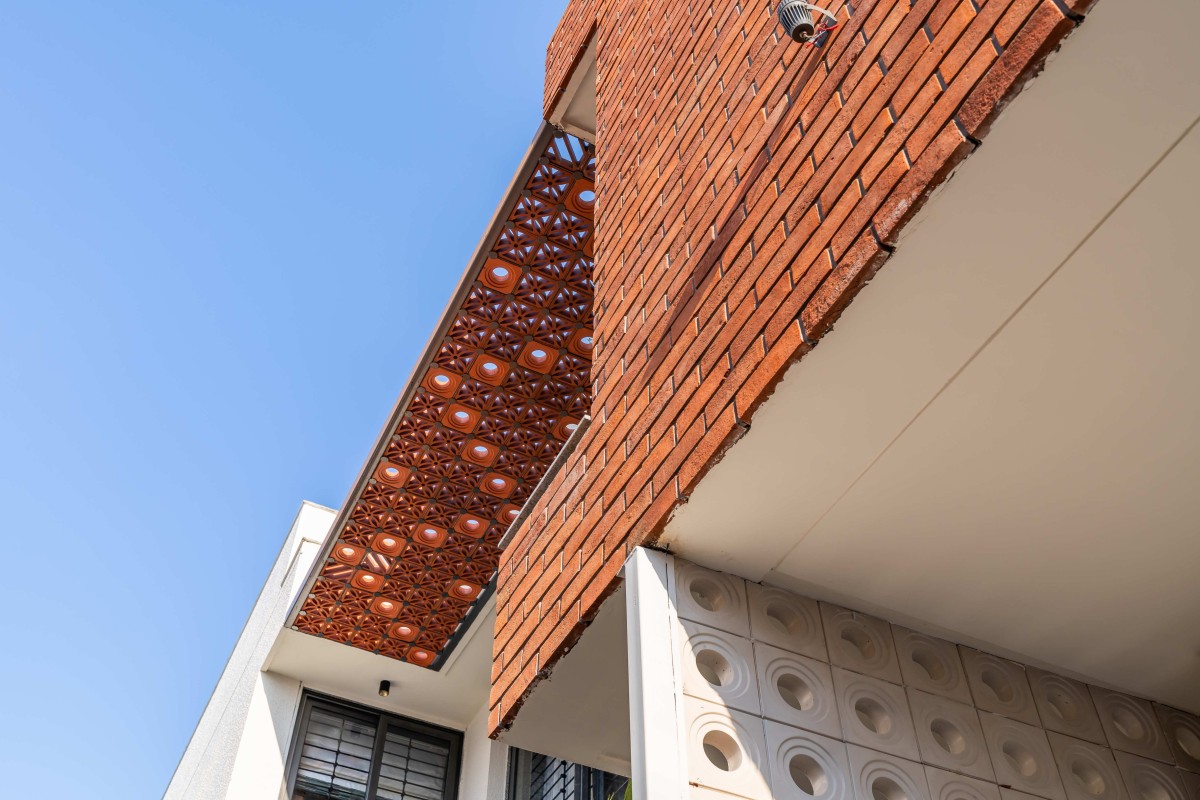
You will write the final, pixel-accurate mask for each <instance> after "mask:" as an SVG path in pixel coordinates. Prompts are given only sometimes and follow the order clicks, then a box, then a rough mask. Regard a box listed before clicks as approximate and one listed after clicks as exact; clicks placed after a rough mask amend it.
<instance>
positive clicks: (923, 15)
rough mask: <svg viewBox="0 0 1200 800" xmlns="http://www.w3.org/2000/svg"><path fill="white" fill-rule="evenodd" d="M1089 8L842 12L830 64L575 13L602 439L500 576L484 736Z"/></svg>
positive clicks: (565, 645)
mask: <svg viewBox="0 0 1200 800" xmlns="http://www.w3.org/2000/svg"><path fill="white" fill-rule="evenodd" d="M1089 5H1090V3H1089V2H1078V1H1076V2H1071V0H1060V1H1059V2H1056V1H1055V0H914V2H912V3H910V2H908V0H874V1H872V0H865V2H856V3H853V9H852V13H851V14H850V15H849V18H848V19H847V14H846V11H845V10H844V8H843V6H842V4H841V3H840V2H835V3H833V6H834V7H835V8H838V9H843V10H842V11H841V13H840V15H839V16H840V17H841V19H842V26H841V28H840V29H838V30H837V31H835V32H834V33H833V34H832V35H831V37H830V38H829V41H828V42H827V43H826V45H825V46H824V48H820V49H818V48H811V47H808V48H805V47H800V46H798V45H796V44H794V43H792V42H790V41H781V40H780V36H779V28H778V26H777V23H776V20H775V17H774V10H775V7H774V3H768V2H748V1H746V2H743V3H738V2H736V1H735V0H699V1H693V2H678V1H677V0H666V1H662V0H660V1H658V2H635V0H572V2H571V3H570V6H569V7H568V10H567V13H566V16H565V17H564V21H563V24H562V25H560V26H559V29H558V31H557V32H556V34H555V36H554V41H553V42H552V43H551V45H550V48H549V59H548V63H547V70H546V72H547V82H546V98H547V109H548V110H549V109H550V108H551V107H552V104H553V102H554V100H555V98H557V96H558V94H559V93H560V91H561V87H562V85H563V84H564V83H565V82H566V81H567V80H568V77H569V74H570V71H571V69H573V67H574V65H575V63H576V59H577V57H578V54H579V53H581V52H582V48H583V46H584V45H586V43H587V41H588V32H589V31H590V30H591V28H592V26H593V24H594V25H595V34H594V35H595V37H596V42H597V48H598V49H597V69H598V85H597V117H598V119H597V129H598V130H597V138H598V140H599V141H598V142H597V145H598V150H597V193H598V200H597V214H596V242H595V253H596V268H595V283H596V336H597V345H596V349H595V352H594V367H593V380H594V382H595V387H594V401H593V408H592V414H593V417H594V420H595V421H594V423H593V424H592V426H591V427H590V428H589V429H588V430H587V432H586V434H585V435H584V438H583V440H582V441H581V442H580V444H579V446H578V448H576V450H575V451H574V452H573V453H572V455H571V457H570V458H569V459H568V460H567V462H566V464H565V467H564V468H563V469H562V471H561V472H559V473H558V474H557V476H556V477H555V478H554V479H553V480H552V482H551V483H550V485H549V486H548V487H547V490H546V492H545V494H544V495H543V496H542V498H541V500H540V502H538V504H537V506H536V507H535V508H534V509H533V511H532V513H531V514H530V515H529V517H528V518H527V519H526V521H525V522H524V524H523V525H522V526H521V528H520V530H519V531H517V533H516V536H515V538H514V540H513V542H512V544H511V545H510V546H509V547H508V549H507V550H506V551H505V553H504V554H503V557H502V561H501V566H500V572H499V575H498V579H497V580H498V591H497V621H496V643H495V664H494V667H493V671H492V678H493V685H492V695H491V718H490V723H491V728H492V731H493V733H496V732H499V731H500V730H502V729H503V728H504V726H506V725H507V724H508V723H509V722H510V721H511V720H512V718H513V716H514V715H515V713H516V712H517V710H518V709H519V707H520V705H521V702H522V700H523V698H524V697H525V696H526V695H527V693H528V692H529V690H530V689H531V687H532V686H533V685H534V684H535V683H536V681H537V680H539V678H540V677H541V676H543V675H545V674H546V671H547V670H548V669H549V668H550V667H551V665H553V664H554V662H555V661H556V660H557V659H558V658H560V657H561V656H562V655H563V653H565V652H566V651H567V650H569V649H570V647H571V646H572V645H573V644H574V642H575V641H576V640H577V638H578V636H579V635H580V634H581V633H582V631H583V629H584V628H585V627H586V625H587V623H588V621H589V620H590V619H591V618H592V617H593V616H594V614H595V613H596V611H597V610H598V607H599V604H600V603H601V602H602V601H603V600H604V598H605V597H606V596H607V595H609V594H611V592H612V591H614V590H615V588H616V586H617V573H618V571H619V570H620V567H621V564H622V562H623V560H624V558H625V555H626V553H627V552H629V550H630V549H631V548H632V547H634V546H636V545H639V544H645V543H652V542H653V541H654V540H655V538H656V537H657V536H658V535H659V534H660V533H661V531H662V529H663V527H664V526H665V524H666V522H667V520H668V519H669V517H670V515H671V513H672V511H673V510H674V509H675V508H676V506H678V505H679V504H680V503H681V502H684V501H686V498H687V496H688V494H689V492H691V491H692V489H693V488H694V486H695V485H696V483H697V481H699V480H700V478H701V477H702V476H703V475H704V473H705V472H706V470H708V469H709V468H711V466H712V465H713V464H714V463H715V462H716V461H717V460H718V459H719V458H720V456H721V454H722V453H723V451H724V450H726V449H727V448H728V447H729V446H730V445H731V444H732V443H734V442H735V441H736V440H737V439H738V437H740V436H741V435H742V433H744V431H745V430H746V427H747V425H748V421H749V420H750V418H751V416H752V415H753V413H754V411H755V409H756V408H757V407H758V405H759V404H761V403H762V402H763V400H765V399H766V398H767V396H768V395H769V394H770V393H771V391H772V389H773V386H774V384H775V383H776V381H777V380H778V379H779V378H780V377H781V376H782V374H783V373H784V371H785V370H786V369H787V367H788V366H790V365H791V364H792V363H794V362H795V361H796V360H797V359H799V358H802V357H803V356H804V355H805V353H806V352H808V350H809V349H810V348H811V347H812V345H813V343H815V342H816V341H818V340H819V339H820V337H821V336H822V335H824V334H825V333H826V332H827V331H828V330H829V328H830V326H831V324H832V323H833V321H834V320H835V319H836V318H837V316H838V315H839V314H840V313H841V311H842V309H843V308H844V307H845V305H846V304H847V303H848V302H849V301H850V300H851V299H852V298H853V296H854V295H855V293H856V292H857V291H858V290H859V289H860V288H861V287H862V286H863V284H864V283H866V282H867V281H868V280H869V279H870V278H871V276H872V275H873V274H874V273H875V271H876V270H878V269H879V267H880V266H881V265H882V263H883V262H884V261H885V260H886V259H887V257H888V256H889V255H890V253H891V251H892V249H893V247H894V245H895V243H896V241H897V237H898V235H899V233H900V231H901V229H902V228H903V226H904V225H905V224H906V223H907V222H908V221H909V220H911V219H912V217H913V215H914V214H915V213H916V212H917V211H918V209H919V208H920V207H921V204H922V203H923V202H924V200H925V198H927V197H928V195H929V194H930V192H931V191H932V190H933V189H934V188H935V187H936V186H937V185H938V184H939V183H941V182H942V181H944V180H945V179H946V178H947V177H948V176H949V174H950V172H951V171H952V170H953V169H954V168H955V166H957V165H958V164H959V163H960V162H961V161H962V160H963V159H964V158H966V157H967V156H968V155H969V154H970V152H971V151H972V150H973V149H974V148H975V147H976V146H977V144H978V140H979V139H980V138H982V137H983V136H984V135H985V134H986V132H987V130H988V127H989V126H990V124H991V123H992V121H993V120H994V118H995V116H996V114H997V113H998V112H999V110H1000V109H1001V108H1002V107H1003V105H1004V103H1006V102H1007V101H1008V100H1010V99H1011V98H1012V96H1013V95H1014V94H1015V93H1017V92H1018V91H1019V90H1020V88H1021V86H1022V85H1023V84H1024V82H1025V81H1027V80H1028V78H1029V77H1030V76H1031V75H1032V74H1034V73H1035V71H1036V70H1037V69H1039V68H1040V66H1041V64H1042V62H1043V61H1044V59H1045V57H1046V55H1047V54H1048V53H1049V52H1051V51H1052V50H1053V49H1054V48H1056V47H1057V46H1058V45H1059V44H1060V43H1061V41H1062V39H1063V37H1064V36H1066V35H1067V34H1068V33H1069V32H1070V30H1071V29H1072V28H1073V27H1074V26H1075V24H1077V21H1078V12H1080V11H1081V10H1086V8H1087V7H1088V6H1089ZM1068 15H1069V16H1068Z"/></svg>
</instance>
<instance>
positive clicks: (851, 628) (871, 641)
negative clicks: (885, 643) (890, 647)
mask: <svg viewBox="0 0 1200 800" xmlns="http://www.w3.org/2000/svg"><path fill="white" fill-rule="evenodd" d="M842 641H844V642H846V643H848V644H849V645H850V646H851V647H853V648H854V649H855V650H856V651H857V652H858V654H859V656H861V657H862V659H863V660H864V661H871V660H873V659H875V658H876V656H877V655H878V654H879V646H878V645H877V644H876V643H875V637H873V636H871V634H870V632H869V631H867V629H866V628H863V627H862V626H860V625H847V626H846V627H844V628H842Z"/></svg>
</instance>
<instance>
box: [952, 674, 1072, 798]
mask: <svg viewBox="0 0 1200 800" xmlns="http://www.w3.org/2000/svg"><path fill="white" fill-rule="evenodd" d="M968 669H969V668H968ZM979 722H980V723H981V724H982V725H983V738H984V741H986V742H987V747H988V754H989V755H990V756H991V758H992V766H993V767H994V768H995V770H996V779H997V781H998V782H999V783H1000V785H1001V786H1010V787H1012V788H1013V789H1016V790H1017V791H1020V792H1025V793H1026V794H1032V795H1036V796H1038V797H1044V798H1047V800H1066V797H1067V793H1066V790H1065V789H1064V788H1063V785H1062V780H1061V779H1060V778H1059V777H1058V768H1057V766H1056V765H1055V761H1054V755H1053V753H1052V752H1051V751H1050V742H1049V741H1048V740H1047V739H1046V732H1045V731H1043V730H1042V729H1041V728H1035V727H1033V726H1032V725H1026V724H1024V723H1022V722H1017V721H1015V720H1011V719H1006V718H1005V717H1001V716H999V715H997V714H989V713H987V712H981V713H980V715H979Z"/></svg>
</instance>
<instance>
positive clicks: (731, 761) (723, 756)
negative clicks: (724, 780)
mask: <svg viewBox="0 0 1200 800" xmlns="http://www.w3.org/2000/svg"><path fill="white" fill-rule="evenodd" d="M702 744H703V745H704V755H705V756H706V757H707V758H708V760H709V762H710V763H711V764H712V765H713V766H714V767H716V768H717V769H719V770H721V771H722V772H732V771H733V770H735V769H737V768H738V767H739V766H741V763H742V748H740V747H738V743H737V742H736V741H734V738H733V737H732V736H730V735H729V734H728V733H726V732H725V731H716V730H714V731H709V732H708V733H706V734H704V740H703V742H702Z"/></svg>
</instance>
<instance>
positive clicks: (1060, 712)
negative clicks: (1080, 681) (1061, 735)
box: [1034, 673, 1091, 725]
mask: <svg viewBox="0 0 1200 800" xmlns="http://www.w3.org/2000/svg"><path fill="white" fill-rule="evenodd" d="M1034 688H1035V690H1036V691H1037V692H1039V693H1041V695H1042V697H1043V698H1044V699H1045V700H1046V705H1047V706H1049V707H1050V713H1052V714H1053V715H1054V716H1055V717H1057V718H1058V719H1059V721H1060V722H1062V723H1064V724H1066V725H1075V724H1078V723H1079V721H1080V720H1081V719H1082V718H1083V715H1084V709H1085V708H1086V707H1087V704H1088V703H1090V702H1091V701H1090V700H1088V699H1087V697H1085V696H1084V695H1083V693H1082V692H1081V691H1080V690H1079V688H1078V687H1077V686H1075V684H1073V683H1071V682H1070V681H1068V680H1065V679H1063V678H1061V677H1059V676H1058V675H1052V674H1050V673H1044V674H1042V675H1041V676H1040V677H1039V678H1038V680H1037V681H1036V682H1035V687H1034Z"/></svg>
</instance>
